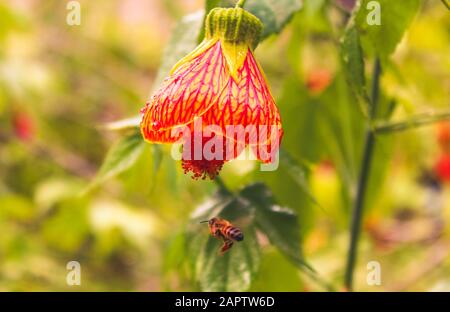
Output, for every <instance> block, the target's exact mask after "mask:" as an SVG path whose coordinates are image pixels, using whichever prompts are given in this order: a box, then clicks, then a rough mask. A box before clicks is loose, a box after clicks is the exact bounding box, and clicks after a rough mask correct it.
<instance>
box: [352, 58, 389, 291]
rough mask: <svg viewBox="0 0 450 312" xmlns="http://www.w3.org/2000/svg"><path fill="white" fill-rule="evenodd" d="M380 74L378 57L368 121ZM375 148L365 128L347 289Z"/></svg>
mask: <svg viewBox="0 0 450 312" xmlns="http://www.w3.org/2000/svg"><path fill="white" fill-rule="evenodd" d="M380 75H381V64H380V60H379V58H377V59H376V60H375V64H374V69H373V73H372V92H371V107H370V112H369V123H371V122H372V120H373V119H374V118H375V116H376V112H377V106H378V97H379V91H380ZM374 149H375V134H374V132H373V130H372V129H371V128H370V127H369V128H368V129H367V130H366V141H365V146H364V154H363V159H362V163H361V171H360V174H359V180H358V189H357V193H356V199H355V203H354V208H353V215H352V223H351V227H350V246H349V249H348V254H347V267H346V271H345V287H346V288H347V290H349V291H352V290H353V272H354V269H355V263H356V253H357V249H358V240H359V234H360V231H361V222H362V216H363V209H364V201H365V195H366V191H367V183H368V181H369V176H370V167H371V165H372V158H373V154H374Z"/></svg>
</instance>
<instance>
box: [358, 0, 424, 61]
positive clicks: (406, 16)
mask: <svg viewBox="0 0 450 312" xmlns="http://www.w3.org/2000/svg"><path fill="white" fill-rule="evenodd" d="M369 2H371V1H370V0H362V1H361V5H360V7H359V9H358V11H357V13H356V20H355V22H356V27H357V28H358V32H359V33H360V34H361V40H362V42H363V46H364V48H366V47H367V48H368V49H367V52H373V54H375V55H377V56H379V57H381V58H382V59H383V58H386V57H387V56H389V55H390V54H392V53H393V52H394V51H395V48H396V47H397V45H398V43H399V42H400V40H401V39H402V37H403V34H404V33H405V31H406V29H407V28H408V26H409V25H410V23H411V22H412V20H413V19H414V16H415V15H416V13H417V11H418V10H419V8H420V5H421V2H422V1H421V0H403V1H392V0H378V1H376V2H378V3H379V4H380V8H381V12H380V16H381V25H369V23H368V21H367V19H368V14H370V12H371V11H372V9H370V10H369V9H368V8H367V4H368V3H369ZM369 8H370V7H369Z"/></svg>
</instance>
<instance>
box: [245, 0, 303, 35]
mask: <svg viewBox="0 0 450 312" xmlns="http://www.w3.org/2000/svg"><path fill="white" fill-rule="evenodd" d="M301 7H302V3H301V1H299V0H247V1H246V2H245V5H244V9H246V10H248V11H249V12H250V13H252V14H254V15H255V16H257V17H258V18H259V19H260V20H261V22H263V24H264V29H263V32H262V35H261V38H262V39H264V38H267V37H268V36H270V35H272V34H276V33H279V32H281V30H282V29H283V27H284V26H285V25H286V24H287V23H288V22H289V20H290V19H291V17H292V16H293V15H294V13H295V12H297V11H298V10H300V8H301Z"/></svg>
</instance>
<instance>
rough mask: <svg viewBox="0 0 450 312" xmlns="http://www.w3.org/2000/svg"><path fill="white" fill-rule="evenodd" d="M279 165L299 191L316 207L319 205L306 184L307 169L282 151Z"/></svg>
mask: <svg viewBox="0 0 450 312" xmlns="http://www.w3.org/2000/svg"><path fill="white" fill-rule="evenodd" d="M280 165H281V167H285V168H284V169H286V171H287V172H288V174H289V175H290V176H291V177H292V179H293V180H294V181H295V183H296V184H297V186H298V187H299V189H301V190H302V191H303V192H304V193H305V194H306V195H307V196H308V198H309V199H310V200H311V201H312V202H313V203H314V204H317V205H318V204H319V203H318V202H317V200H316V198H315V197H314V195H313V194H312V192H311V189H310V187H309V184H308V179H307V176H306V175H307V172H308V171H309V170H308V168H307V167H306V166H305V165H304V164H301V163H300V162H298V161H297V160H296V159H294V158H292V156H291V155H290V154H289V153H288V152H287V151H285V150H284V149H281V150H280Z"/></svg>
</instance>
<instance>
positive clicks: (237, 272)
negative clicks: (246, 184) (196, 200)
mask: <svg viewBox="0 0 450 312" xmlns="http://www.w3.org/2000/svg"><path fill="white" fill-rule="evenodd" d="M216 216H219V217H222V218H225V219H227V220H229V221H230V222H232V223H233V224H235V225H236V226H238V227H240V228H241V229H242V231H243V232H244V240H243V241H242V242H237V243H235V244H234V246H233V247H232V248H231V249H230V250H229V251H228V252H226V253H225V254H224V255H223V256H221V255H219V250H220V247H221V246H222V242H221V241H219V240H217V239H216V238H213V237H211V236H210V234H209V232H208V229H207V226H206V225H205V224H199V223H198V222H199V220H208V219H210V218H212V217H216ZM252 218H253V217H252V210H251V207H250V206H249V203H248V202H247V201H245V200H242V199H241V198H239V197H234V196H233V195H229V194H223V193H219V194H217V195H216V196H215V197H214V198H213V199H212V200H210V201H209V202H207V203H206V204H205V205H202V206H200V207H199V208H198V209H197V211H196V212H195V213H194V216H193V219H192V220H191V221H192V222H191V224H190V227H191V228H190V230H189V231H190V233H191V235H190V238H189V239H188V246H189V254H190V255H191V257H190V258H193V259H194V264H193V265H194V267H195V276H196V280H197V281H198V282H199V284H200V287H201V289H202V290H203V291H245V290H248V288H249V287H250V285H251V281H252V280H253V277H254V275H255V274H256V272H257V270H258V267H259V262H260V253H259V244H258V242H257V240H256V234H255V228H254V226H253V225H252V223H253V222H252Z"/></svg>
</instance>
